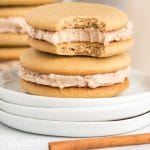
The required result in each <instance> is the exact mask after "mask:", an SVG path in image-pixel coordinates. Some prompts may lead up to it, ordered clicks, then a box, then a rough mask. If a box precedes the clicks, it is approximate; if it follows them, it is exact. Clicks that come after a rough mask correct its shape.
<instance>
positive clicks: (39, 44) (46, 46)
mask: <svg viewBox="0 0 150 150" xmlns="http://www.w3.org/2000/svg"><path fill="white" fill-rule="evenodd" d="M28 42H29V45H30V46H31V47H33V48H35V49H37V50H40V51H43V52H48V53H52V54H57V55H68V56H69V55H70V56H74V55H85V56H93V57H109V56H114V55H118V54H121V53H124V52H126V51H127V50H128V49H129V48H130V47H131V46H132V44H133V40H132V39H127V40H122V41H119V42H112V43H110V44H109V45H107V46H104V45H103V44H100V43H90V42H69V43H61V44H58V45H53V44H50V43H48V42H46V41H42V40H35V39H33V38H31V37H29V38H28Z"/></svg>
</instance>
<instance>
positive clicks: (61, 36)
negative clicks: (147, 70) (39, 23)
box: [29, 22, 133, 45]
mask: <svg viewBox="0 0 150 150" xmlns="http://www.w3.org/2000/svg"><path fill="white" fill-rule="evenodd" d="M132 28H133V25H132V22H129V23H128V25H127V26H126V27H124V28H122V29H119V30H115V31H111V32H101V31H99V30H98V29H96V28H93V27H92V28H85V29H65V30H62V31H60V32H52V31H45V30H40V29H35V28H33V27H30V29H29V36H30V37H32V38H33V39H38V40H44V41H47V42H49V43H51V44H54V45H57V44H60V43H64V42H86V41H87V42H99V43H102V44H104V45H108V44H109V43H110V42H113V41H120V40H125V39H128V38H130V37H131V35H132Z"/></svg>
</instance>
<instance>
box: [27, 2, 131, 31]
mask: <svg viewBox="0 0 150 150" xmlns="http://www.w3.org/2000/svg"><path fill="white" fill-rule="evenodd" d="M58 11H59V13H58ZM26 21H27V23H28V24H29V25H31V26H32V27H34V28H38V29H43V30H49V31H60V30H63V29H66V28H67V29H68V28H80V29H81V28H90V27H95V28H98V29H99V30H100V31H113V30H117V29H120V28H122V27H124V26H126V25H127V24H128V17H127V15H126V14H124V13H123V12H122V11H120V10H118V9H117V8H114V7H111V6H107V5H102V4H91V3H77V2H72V3H56V4H50V5H45V6H41V7H38V8H36V9H34V10H33V11H31V12H30V13H29V14H28V15H27V16H26Z"/></svg>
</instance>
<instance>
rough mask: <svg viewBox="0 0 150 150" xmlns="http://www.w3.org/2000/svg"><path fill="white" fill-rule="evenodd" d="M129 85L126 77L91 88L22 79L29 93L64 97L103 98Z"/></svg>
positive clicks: (22, 85) (22, 84)
mask: <svg viewBox="0 0 150 150" xmlns="http://www.w3.org/2000/svg"><path fill="white" fill-rule="evenodd" d="M128 86H129V80H128V79H126V80H125V82H123V83H119V84H114V85H112V86H107V87H99V88H95V89H90V88H75V87H73V88H64V89H59V88H53V87H49V86H43V85H38V84H34V83H31V82H27V81H25V80H21V87H22V88H23V89H24V90H25V91H26V92H28V93H31V94H34V95H40V96H49V97H62V98H67V97H70V98H89V97H90V98H102V97H112V96H116V95H119V94H120V93H121V92H123V91H124V90H126V89H127V88H128Z"/></svg>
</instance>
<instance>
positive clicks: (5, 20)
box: [0, 7, 33, 47]
mask: <svg viewBox="0 0 150 150" xmlns="http://www.w3.org/2000/svg"><path fill="white" fill-rule="evenodd" d="M32 8H33V7H25V8H24V7H2V8H1V9H0V47H5V46H6V47H8V46H27V45H28V44H27V32H28V29H29V26H28V25H27V24H26V22H25V19H24V15H25V14H26V13H27V12H28V11H30V10H31V9H32Z"/></svg>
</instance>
